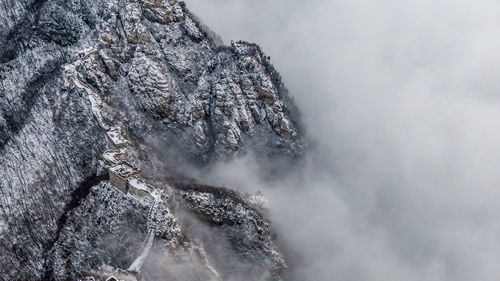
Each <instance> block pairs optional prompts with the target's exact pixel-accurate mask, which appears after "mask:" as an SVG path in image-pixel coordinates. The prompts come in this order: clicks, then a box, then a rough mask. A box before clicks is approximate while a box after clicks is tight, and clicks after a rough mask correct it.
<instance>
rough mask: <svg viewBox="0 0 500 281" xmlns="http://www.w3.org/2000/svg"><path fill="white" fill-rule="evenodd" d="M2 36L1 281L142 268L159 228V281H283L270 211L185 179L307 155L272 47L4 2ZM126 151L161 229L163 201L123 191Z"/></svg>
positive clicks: (127, 18)
mask: <svg viewBox="0 0 500 281" xmlns="http://www.w3.org/2000/svg"><path fill="white" fill-rule="evenodd" d="M0 26H1V29H0V171H1V173H0V175H1V177H0V200H1V202H2V204H1V208H0V209H1V216H0V268H2V269H3V272H1V273H0V275H1V278H0V279H10V280H65V279H68V278H69V279H71V278H76V277H77V276H82V274H84V272H91V271H92V270H93V273H92V274H94V276H96V277H97V276H99V274H100V273H99V270H100V269H99V268H101V271H102V270H104V269H102V266H103V265H109V266H112V267H116V268H124V269H125V268H128V266H130V264H131V263H132V262H133V260H134V259H135V258H136V256H137V253H138V252H139V250H140V249H141V247H142V246H143V240H144V237H145V236H146V234H147V232H148V229H150V228H148V221H152V220H153V221H154V222H152V223H154V224H155V227H154V229H155V230H154V238H155V240H154V242H153V246H152V250H151V254H149V258H148V261H146V263H145V265H144V267H143V268H142V270H141V273H140V275H141V278H144V279H145V280H148V278H149V280H158V278H162V277H165V278H166V277H167V276H168V278H170V279H169V280H177V279H178V280H186V279H185V277H186V276H187V275H186V274H192V276H191V277H190V278H188V279H190V280H211V279H212V280H218V279H223V280H237V279H241V278H245V280H252V278H254V280H262V279H265V278H274V279H276V278H279V275H280V274H282V273H283V272H284V271H285V269H286V265H285V263H284V260H283V257H282V255H281V254H280V252H279V250H278V249H277V248H276V247H275V246H274V243H273V241H272V239H271V235H270V229H269V224H268V222H267V221H266V219H265V217H264V216H263V214H262V212H261V211H260V209H259V208H258V207H256V206H255V205H254V204H252V203H250V201H249V200H248V198H245V197H244V196H242V195H239V194H238V193H235V192H233V191H231V190H229V189H225V188H215V187H208V186H203V188H200V187H201V186H202V185H197V184H195V183H193V182H191V181H188V180H185V178H186V177H189V175H185V174H184V175H182V176H180V175H179V171H176V169H175V166H177V165H179V166H180V163H191V164H195V165H206V164H209V163H211V162H212V161H216V160H223V159H228V158H232V157H237V156H239V155H242V154H244V153H246V152H247V151H248V150H252V151H254V152H255V153H256V154H257V155H259V156H261V157H263V158H264V157H270V156H271V157H272V156H285V157H290V158H293V157H296V156H298V155H300V153H301V140H300V139H301V137H300V132H299V129H298V127H297V123H296V120H295V119H294V118H295V117H294V116H296V114H295V113H294V112H293V111H294V110H291V109H293V104H292V103H291V102H290V101H289V98H288V96H287V93H286V89H285V88H284V87H283V85H282V83H281V80H280V77H279V74H278V73H277V72H276V71H275V69H274V68H273V67H272V65H271V64H270V61H269V58H268V57H266V56H265V55H264V53H263V52H262V51H261V50H260V48H259V47H258V46H257V45H255V44H250V43H246V42H237V43H232V44H231V46H227V47H226V46H221V44H220V42H218V40H217V39H215V38H216V36H215V35H213V34H212V33H211V32H210V31H209V30H208V29H206V28H205V27H203V26H202V25H201V24H200V23H199V22H198V21H197V20H196V19H195V18H194V17H193V16H192V15H191V14H190V13H189V11H188V10H187V9H186V7H185V5H184V3H183V2H179V1H176V0H143V1H133V0H120V1H119V0H112V1H98V0H97V1H90V0H74V1H62V0H61V1H57V0H47V1H43V0H35V1H13V0H0ZM118 129H119V133H117V134H119V135H121V136H122V137H123V138H124V139H125V140H126V142H127V145H126V146H121V145H118V144H117V143H116V142H115V141H116V139H113V137H111V138H110V136H112V134H111V133H110V132H116V130H118ZM106 136H108V137H106ZM118 146H119V147H118ZM112 148H114V149H120V151H121V153H122V154H123V155H126V156H127V161H128V162H130V163H131V165H132V166H134V167H139V168H141V169H142V170H143V171H144V172H143V173H142V176H141V181H145V182H148V185H146V186H150V185H149V184H153V185H154V186H155V189H154V192H160V193H161V194H162V195H161V196H162V198H163V199H164V200H162V202H161V203H158V204H159V205H158V207H155V215H154V219H152V218H149V217H148V210H149V209H150V206H151V204H152V202H153V201H152V200H151V198H149V197H148V196H147V194H149V193H151V192H153V191H151V190H147V192H145V194H146V196H145V197H144V196H143V195H144V194H142V193H140V192H139V193H137V194H142V195H140V196H139V195H137V194H133V193H131V192H125V194H124V193H123V192H121V191H119V189H118V188H117V183H116V182H115V183H114V182H113V180H112V179H111V178H110V175H112V174H110V173H109V170H111V169H112V166H113V165H117V164H116V163H114V164H113V163H112V164H110V163H106V161H105V160H106V159H105V158H103V153H104V152H105V151H106V150H109V149H112ZM126 186H127V188H128V186H129V184H126ZM148 188H149V187H148ZM201 229H203V235H201V234H200V233H198V231H201ZM215 238H217V239H218V240H217V241H218V243H221V244H224V245H225V248H224V251H221V249H220V248H219V249H217V248H214V247H213V245H211V243H213V242H214V241H215V240H213V239H215ZM223 255H226V256H225V257H224V256H223ZM229 258H231V262H228V260H227V259H229ZM231 268H238V270H231ZM104 271H105V270H104ZM104 271H103V272H104ZM263 272H264V273H263ZM257 273H258V274H257ZM262 273H263V274H262ZM89 274H90V273H89ZM243 276H245V277H243ZM176 278H177V279H176Z"/></svg>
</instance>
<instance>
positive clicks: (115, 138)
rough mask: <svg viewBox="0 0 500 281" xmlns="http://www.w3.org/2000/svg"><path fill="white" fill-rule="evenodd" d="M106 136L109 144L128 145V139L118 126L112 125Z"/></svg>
mask: <svg viewBox="0 0 500 281" xmlns="http://www.w3.org/2000/svg"><path fill="white" fill-rule="evenodd" d="M107 135H108V138H109V140H110V141H111V145H113V146H116V147H124V146H126V145H128V141H127V140H126V139H125V137H124V136H123V133H122V130H121V129H120V127H118V126H116V127H113V128H112V129H111V130H109V131H108V132H107Z"/></svg>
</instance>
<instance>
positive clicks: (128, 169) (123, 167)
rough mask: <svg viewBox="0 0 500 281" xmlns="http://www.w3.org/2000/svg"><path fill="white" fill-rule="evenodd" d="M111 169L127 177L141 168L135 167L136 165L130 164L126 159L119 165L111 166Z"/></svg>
mask: <svg viewBox="0 0 500 281" xmlns="http://www.w3.org/2000/svg"><path fill="white" fill-rule="evenodd" d="M110 170H111V171H112V172H114V173H116V174H117V175H120V176H122V177H127V176H129V175H131V174H134V173H137V172H139V170H138V169H137V168H135V167H134V166H132V165H131V164H129V163H127V162H125V161H123V162H121V163H120V164H118V165H115V166H113V167H111V169H110Z"/></svg>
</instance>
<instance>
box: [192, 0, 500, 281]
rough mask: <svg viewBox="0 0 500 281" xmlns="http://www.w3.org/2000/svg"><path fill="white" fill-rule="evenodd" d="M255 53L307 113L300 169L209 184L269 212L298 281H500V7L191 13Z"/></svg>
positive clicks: (318, 3) (328, 5) (435, 1)
mask: <svg viewBox="0 0 500 281" xmlns="http://www.w3.org/2000/svg"><path fill="white" fill-rule="evenodd" d="M186 3H187V4H188V7H189V8H190V9H191V10H192V11H193V12H194V13H195V14H197V15H198V16H199V17H200V18H201V20H202V21H203V22H204V23H205V24H207V25H208V26H209V27H210V28H211V29H213V30H214V31H215V32H217V33H218V34H220V35H221V36H222V38H223V40H224V41H225V42H226V43H229V42H230V40H240V39H242V40H246V41H252V42H256V43H258V44H260V45H261V46H262V47H263V49H264V51H265V52H266V53H267V54H268V55H270V56H271V58H272V62H273V64H274V65H275V67H276V68H277V69H278V71H279V72H280V73H281V74H282V76H283V80H284V82H285V84H286V86H287V87H288V88H289V90H290V94H291V95H292V96H293V97H294V99H295V101H296V103H297V105H298V107H299V108H300V109H301V111H302V119H303V123H304V127H305V128H306V129H307V134H308V136H309V137H310V139H311V143H312V144H313V145H312V146H311V151H309V152H308V154H307V155H306V156H305V162H306V164H305V165H304V167H303V168H302V169H301V170H300V171H298V172H296V173H293V174H288V175H284V176H283V177H281V178H280V179H279V180H276V181H273V182H265V181H263V180H260V179H259V177H258V170H259V168H258V167H259V166H258V164H256V161H254V160H253V159H252V157H251V156H249V157H246V158H245V159H239V160H235V161H234V162H232V163H219V164H218V165H217V166H215V167H214V168H213V170H212V171H211V173H210V174H209V175H207V176H206V177H207V178H208V180H209V181H211V182H212V183H214V184H224V185H227V186H231V187H233V188H239V189H240V190H242V191H256V190H262V191H263V192H264V194H265V195H266V196H267V197H268V198H269V201H270V205H271V213H272V220H273V226H274V227H275V228H276V231H277V232H278V233H279V236H278V237H279V240H278V241H279V243H280V244H281V245H282V246H285V245H286V248H287V249H289V250H288V251H287V255H288V258H289V261H290V267H291V268H290V269H291V273H290V279H295V280H342V281H344V280H353V281H359V280H370V281H372V280H384V281H387V280H399V281H400V280H419V281H420V280H450V281H451V280H453V281H457V280H500V172H499V168H500V129H499V128H500V100H499V97H500V95H499V93H500V81H499V79H498V78H497V77H498V76H499V74H500V36H499V31H498V29H499V27H500V4H499V2H497V1H481V0H479V1H460V0H458V1H451V0H418V1H417V0H413V1H400V0H379V1H366V0H354V1H346V0H312V1H299V0H186Z"/></svg>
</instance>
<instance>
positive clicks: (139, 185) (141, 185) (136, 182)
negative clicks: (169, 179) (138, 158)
mask: <svg viewBox="0 0 500 281" xmlns="http://www.w3.org/2000/svg"><path fill="white" fill-rule="evenodd" d="M129 184H130V186H131V187H133V188H135V189H139V190H144V191H148V192H149V188H148V186H147V185H146V183H145V182H144V181H142V180H140V179H138V178H132V179H130V181H129Z"/></svg>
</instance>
